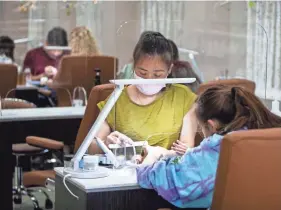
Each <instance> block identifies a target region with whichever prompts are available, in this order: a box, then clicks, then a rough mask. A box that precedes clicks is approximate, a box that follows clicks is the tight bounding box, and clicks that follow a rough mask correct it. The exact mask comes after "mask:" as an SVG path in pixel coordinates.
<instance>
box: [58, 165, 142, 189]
mask: <svg viewBox="0 0 281 210" xmlns="http://www.w3.org/2000/svg"><path fill="white" fill-rule="evenodd" d="M108 170H109V176H107V177H104V178H97V179H75V178H68V180H69V182H70V183H72V184H73V185H75V186H77V187H78V188H80V189H81V190H83V191H85V192H102V191H113V190H129V189H139V188H140V187H139V185H138V182H137V175H136V169H134V168H123V169H108ZM55 171H56V174H57V175H58V176H60V177H63V168H62V167H58V168H55Z"/></svg>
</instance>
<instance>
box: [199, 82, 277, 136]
mask: <svg viewBox="0 0 281 210" xmlns="http://www.w3.org/2000/svg"><path fill="white" fill-rule="evenodd" d="M196 105H197V107H196V115H197V118H198V120H199V122H200V123H203V124H204V123H206V122H207V121H208V120H209V119H213V120H217V121H218V122H219V124H220V127H219V129H218V133H219V134H222V135H224V134H226V133H228V132H231V131H234V130H238V129H241V128H243V127H247V128H248V129H260V128H274V127H281V117H279V116H277V115H275V114H273V113H272V112H270V110H268V109H267V108H266V107H265V106H264V105H263V103H262V102H261V101H260V100H259V99H258V98H257V97H256V96H255V95H254V94H253V93H251V92H249V91H248V90H246V89H244V88H242V87H229V86H224V85H218V86H216V87H212V88H209V89H207V90H205V91H204V92H203V93H202V94H201V95H200V96H199V97H198V99H197V102H196Z"/></svg>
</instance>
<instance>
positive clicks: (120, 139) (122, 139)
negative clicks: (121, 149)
mask: <svg viewBox="0 0 281 210" xmlns="http://www.w3.org/2000/svg"><path fill="white" fill-rule="evenodd" d="M133 142H134V141H133V140H132V139H131V138H129V137H128V136H126V135H125V134H123V133H120V132H118V131H114V132H112V133H110V134H109V135H108V136H107V137H106V140H105V143H106V145H109V144H119V145H124V144H133Z"/></svg>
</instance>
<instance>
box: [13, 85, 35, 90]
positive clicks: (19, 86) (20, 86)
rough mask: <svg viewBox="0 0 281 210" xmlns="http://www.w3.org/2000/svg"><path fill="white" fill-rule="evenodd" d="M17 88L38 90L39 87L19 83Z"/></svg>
mask: <svg viewBox="0 0 281 210" xmlns="http://www.w3.org/2000/svg"><path fill="white" fill-rule="evenodd" d="M16 89H17V90H37V89H38V87H36V86H34V85H17V88H16Z"/></svg>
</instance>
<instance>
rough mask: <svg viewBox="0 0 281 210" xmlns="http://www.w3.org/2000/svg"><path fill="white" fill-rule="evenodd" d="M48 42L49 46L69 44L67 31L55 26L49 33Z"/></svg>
mask: <svg viewBox="0 0 281 210" xmlns="http://www.w3.org/2000/svg"><path fill="white" fill-rule="evenodd" d="M47 43H48V45H49V46H67V45H68V41H67V33H66V31H65V30H64V29H63V28H61V27H55V28H53V29H52V30H50V31H49V33H48V35H47Z"/></svg>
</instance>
